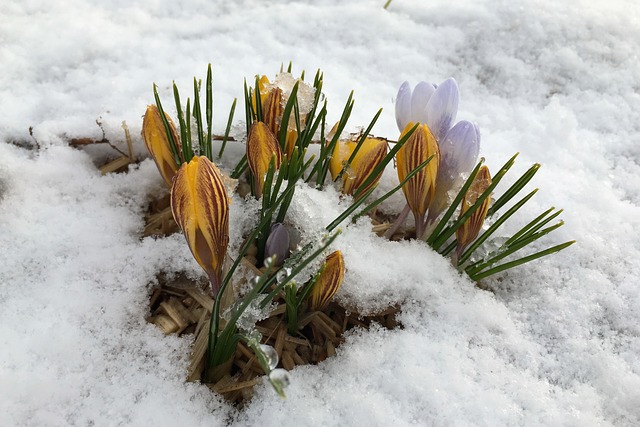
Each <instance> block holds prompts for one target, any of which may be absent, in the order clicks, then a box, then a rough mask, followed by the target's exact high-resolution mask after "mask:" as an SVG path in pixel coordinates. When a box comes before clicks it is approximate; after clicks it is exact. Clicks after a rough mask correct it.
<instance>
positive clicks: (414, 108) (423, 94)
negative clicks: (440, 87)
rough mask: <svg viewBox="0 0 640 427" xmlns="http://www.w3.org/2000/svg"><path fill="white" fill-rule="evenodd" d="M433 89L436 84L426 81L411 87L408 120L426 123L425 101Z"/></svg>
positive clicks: (428, 98) (429, 97)
mask: <svg viewBox="0 0 640 427" xmlns="http://www.w3.org/2000/svg"><path fill="white" fill-rule="evenodd" d="M435 91H436V86H435V85H434V84H433V83H427V82H420V83H418V84H417V85H416V87H415V88H413V93H412V94H411V116H410V117H409V121H412V122H414V123H425V124H426V123H427V103H428V102H429V100H430V99H431V96H432V95H433V93H434V92H435ZM400 130H402V129H400Z"/></svg>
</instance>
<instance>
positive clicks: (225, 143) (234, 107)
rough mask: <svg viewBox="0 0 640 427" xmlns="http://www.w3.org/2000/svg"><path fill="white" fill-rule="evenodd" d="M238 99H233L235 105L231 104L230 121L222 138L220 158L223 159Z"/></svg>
mask: <svg viewBox="0 0 640 427" xmlns="http://www.w3.org/2000/svg"><path fill="white" fill-rule="evenodd" d="M237 101H238V98H233V104H231V111H229V120H227V127H226V128H225V130H224V137H223V138H222V145H221V146H220V152H219V153H218V158H221V157H222V153H223V152H224V148H225V147H226V146H227V140H228V139H229V132H230V131H231V123H232V122H233V113H235V111H236V102H237Z"/></svg>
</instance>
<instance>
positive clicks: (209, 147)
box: [206, 64, 213, 160]
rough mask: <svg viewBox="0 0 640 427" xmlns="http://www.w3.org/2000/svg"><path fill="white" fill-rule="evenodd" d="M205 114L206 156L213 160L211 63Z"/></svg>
mask: <svg viewBox="0 0 640 427" xmlns="http://www.w3.org/2000/svg"><path fill="white" fill-rule="evenodd" d="M206 92H207V93H206V103H207V106H206V109H207V111H206V116H207V151H208V153H207V156H208V157H209V159H211V160H213V152H212V151H213V148H212V147H213V144H212V141H211V139H212V138H211V132H212V129H213V77H212V74H211V64H209V66H208V67H207V87H206Z"/></svg>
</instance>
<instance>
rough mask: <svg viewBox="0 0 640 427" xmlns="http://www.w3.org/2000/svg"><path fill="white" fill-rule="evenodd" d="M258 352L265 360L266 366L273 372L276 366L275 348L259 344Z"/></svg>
mask: <svg viewBox="0 0 640 427" xmlns="http://www.w3.org/2000/svg"><path fill="white" fill-rule="evenodd" d="M260 350H262V352H263V353H264V355H265V357H266V358H267V364H268V365H269V369H270V370H274V369H275V368H276V366H278V360H279V358H278V352H277V351H276V349H275V348H273V347H271V346H270V345H266V344H260Z"/></svg>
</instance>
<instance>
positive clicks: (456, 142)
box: [427, 120, 480, 223]
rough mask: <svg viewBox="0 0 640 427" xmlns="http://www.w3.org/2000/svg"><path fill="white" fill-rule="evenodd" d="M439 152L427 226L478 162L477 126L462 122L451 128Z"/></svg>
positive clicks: (443, 208) (448, 201)
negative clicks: (434, 191) (433, 193)
mask: <svg viewBox="0 0 640 427" xmlns="http://www.w3.org/2000/svg"><path fill="white" fill-rule="evenodd" d="M438 147H439V148H440V168H439V169H438V178H437V179H436V193H435V195H434V197H433V199H432V201H431V204H430V205H429V216H428V219H427V223H431V222H433V221H435V220H436V219H437V218H438V216H439V215H440V214H441V213H442V212H443V211H444V210H445V209H446V208H447V207H448V206H449V205H450V204H451V199H452V196H451V192H452V191H453V192H457V191H458V190H459V188H460V187H461V186H462V183H463V181H464V175H465V174H468V173H469V172H470V171H471V170H472V169H473V167H474V166H475V163H476V161H477V159H478V153H479V151H480V130H479V129H478V125H476V124H474V123H471V122H468V121H466V120H461V121H459V122H458V123H456V125H455V126H453V127H452V128H451V129H449V131H448V132H447V134H446V135H445V137H444V139H443V140H442V141H440V142H439V143H438Z"/></svg>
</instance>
